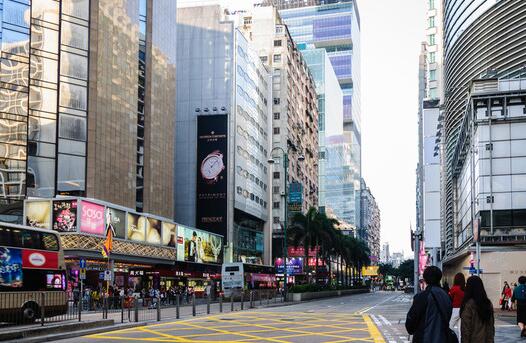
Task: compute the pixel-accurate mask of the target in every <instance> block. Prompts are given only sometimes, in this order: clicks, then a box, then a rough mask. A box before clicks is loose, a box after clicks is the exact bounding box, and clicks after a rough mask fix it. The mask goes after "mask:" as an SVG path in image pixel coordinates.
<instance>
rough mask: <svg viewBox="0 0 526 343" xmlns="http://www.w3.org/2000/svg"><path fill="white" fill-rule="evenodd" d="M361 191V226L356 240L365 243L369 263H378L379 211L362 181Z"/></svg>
mask: <svg viewBox="0 0 526 343" xmlns="http://www.w3.org/2000/svg"><path fill="white" fill-rule="evenodd" d="M361 189H362V192H361V193H362V194H361V199H360V201H361V204H360V209H361V212H360V215H361V223H362V226H361V227H360V229H359V230H358V238H359V239H361V240H363V241H364V242H366V243H367V246H368V247H369V250H370V251H371V262H373V263H378V261H379V260H380V227H381V221H380V219H381V218H380V209H379V208H378V204H377V203H376V199H375V198H374V196H373V194H372V193H371V190H370V189H369V187H367V185H366V184H365V181H363V180H362V186H361Z"/></svg>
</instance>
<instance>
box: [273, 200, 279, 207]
mask: <svg viewBox="0 0 526 343" xmlns="http://www.w3.org/2000/svg"><path fill="white" fill-rule="evenodd" d="M279 204H280V202H279V201H274V202H273V203H272V208H279Z"/></svg>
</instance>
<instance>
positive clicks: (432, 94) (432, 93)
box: [429, 87, 438, 99]
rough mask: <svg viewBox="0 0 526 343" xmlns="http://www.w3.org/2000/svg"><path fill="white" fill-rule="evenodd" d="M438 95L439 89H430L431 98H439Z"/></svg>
mask: <svg viewBox="0 0 526 343" xmlns="http://www.w3.org/2000/svg"><path fill="white" fill-rule="evenodd" d="M437 94H438V91H437V88H436V87H433V88H430V89H429V97H430V98H433V99H435V98H437Z"/></svg>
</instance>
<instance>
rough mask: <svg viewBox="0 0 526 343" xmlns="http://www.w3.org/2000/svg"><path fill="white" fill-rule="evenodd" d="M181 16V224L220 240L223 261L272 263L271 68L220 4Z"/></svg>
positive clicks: (178, 175) (177, 194)
mask: <svg viewBox="0 0 526 343" xmlns="http://www.w3.org/2000/svg"><path fill="white" fill-rule="evenodd" d="M178 11H179V13H178V17H177V27H178V42H179V44H180V46H179V47H180V49H178V55H177V63H178V65H179V66H180V70H181V72H180V73H178V75H177V85H178V89H180V92H178V94H177V109H178V111H180V113H181V115H180V116H178V117H177V132H176V144H175V145H176V149H177V150H176V176H175V182H176V191H175V208H176V210H175V212H176V215H175V218H176V221H178V222H179V223H182V224H184V225H190V226H196V227H197V228H201V229H206V230H209V231H211V232H214V233H218V234H221V235H223V236H224V237H225V242H226V244H227V246H228V249H227V251H226V254H225V260H226V261H235V262H247V263H260V264H261V263H263V262H264V257H265V258H266V259H265V262H266V263H267V264H268V263H270V245H271V244H270V225H269V222H268V219H269V208H270V207H269V206H270V205H269V204H270V198H269V197H270V195H269V194H270V189H269V188H270V186H269V184H270V182H271V181H270V168H269V164H268V162H267V161H268V157H269V153H270V149H271V148H270V139H271V134H270V133H269V127H270V125H271V124H270V123H271V118H272V117H271V115H272V114H271V109H272V103H271V101H272V99H271V97H272V93H271V85H272V84H271V79H270V76H269V72H268V69H267V68H266V67H265V66H264V65H263V63H262V62H261V61H260V59H259V55H258V54H257V53H256V52H255V51H254V48H253V47H252V45H251V42H250V40H249V39H247V37H245V35H244V34H243V33H242V32H241V30H239V29H238V28H237V27H236V26H235V23H234V22H233V21H230V20H228V18H227V16H226V15H225V12H224V9H222V8H221V7H220V6H198V7H187V8H180V9H179V10H178Z"/></svg>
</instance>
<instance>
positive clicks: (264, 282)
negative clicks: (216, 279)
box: [221, 262, 276, 298]
mask: <svg viewBox="0 0 526 343" xmlns="http://www.w3.org/2000/svg"><path fill="white" fill-rule="evenodd" d="M221 285H222V288H223V293H224V296H225V297H227V298H228V297H230V296H231V295H232V294H237V293H241V292H242V291H244V290H261V289H274V290H275V289H276V270H275V268H274V267H272V266H265V265H259V264H248V263H242V262H234V263H223V266H222V268H221Z"/></svg>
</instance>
